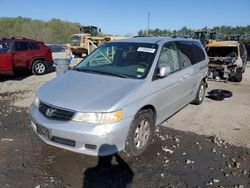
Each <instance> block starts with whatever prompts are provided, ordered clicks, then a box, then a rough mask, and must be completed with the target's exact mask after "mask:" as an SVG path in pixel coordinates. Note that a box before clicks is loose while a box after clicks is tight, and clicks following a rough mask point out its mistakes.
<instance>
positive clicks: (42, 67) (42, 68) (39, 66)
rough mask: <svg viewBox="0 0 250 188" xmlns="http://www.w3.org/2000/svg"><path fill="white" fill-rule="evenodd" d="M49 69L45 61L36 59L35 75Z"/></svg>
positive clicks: (33, 68) (33, 71) (34, 65)
mask: <svg viewBox="0 0 250 188" xmlns="http://www.w3.org/2000/svg"><path fill="white" fill-rule="evenodd" d="M46 71H47V66H46V64H45V63H44V61H40V60H38V61H35V62H34V63H33V65H32V73H33V74H34V75H42V74H44V73H45V72H46Z"/></svg>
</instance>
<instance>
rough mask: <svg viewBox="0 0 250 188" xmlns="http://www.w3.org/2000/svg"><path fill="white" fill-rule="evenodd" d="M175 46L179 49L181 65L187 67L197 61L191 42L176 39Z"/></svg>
mask: <svg viewBox="0 0 250 188" xmlns="http://www.w3.org/2000/svg"><path fill="white" fill-rule="evenodd" d="M177 47H178V49H179V53H180V58H181V64H182V66H183V67H188V66H190V65H193V64H195V63H197V58H196V53H195V50H194V47H193V44H192V42H190V41H178V42H177Z"/></svg>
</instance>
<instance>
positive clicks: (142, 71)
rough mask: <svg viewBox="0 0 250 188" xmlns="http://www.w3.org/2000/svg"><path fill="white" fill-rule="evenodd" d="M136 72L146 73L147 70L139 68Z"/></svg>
mask: <svg viewBox="0 0 250 188" xmlns="http://www.w3.org/2000/svg"><path fill="white" fill-rule="evenodd" d="M136 72H139V73H144V72H145V69H144V68H137V69H136Z"/></svg>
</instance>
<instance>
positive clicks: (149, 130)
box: [125, 109, 155, 156]
mask: <svg viewBox="0 0 250 188" xmlns="http://www.w3.org/2000/svg"><path fill="white" fill-rule="evenodd" d="M154 128H155V125H154V117H153V112H152V110H150V109H146V110H141V111H139V112H138V113H137V115H136V116H135V118H134V120H133V122H132V124H131V127H130V130H129V133H128V137H127V140H126V146H125V150H126V152H127V153H128V154H130V155H133V156H138V155H140V154H141V153H142V152H143V151H145V149H146V148H147V147H148V145H149V144H150V143H151V141H152V138H153V134H154Z"/></svg>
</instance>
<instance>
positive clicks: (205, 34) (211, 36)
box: [193, 30, 224, 47]
mask: <svg viewBox="0 0 250 188" xmlns="http://www.w3.org/2000/svg"><path fill="white" fill-rule="evenodd" d="M193 38H194V39H199V40H200V41H201V44H202V45H203V46H204V47H205V46H206V45H207V43H209V42H212V41H214V40H223V39H224V36H223V34H221V33H218V32H216V31H210V30H198V31H196V32H195V33H194V36H193Z"/></svg>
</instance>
